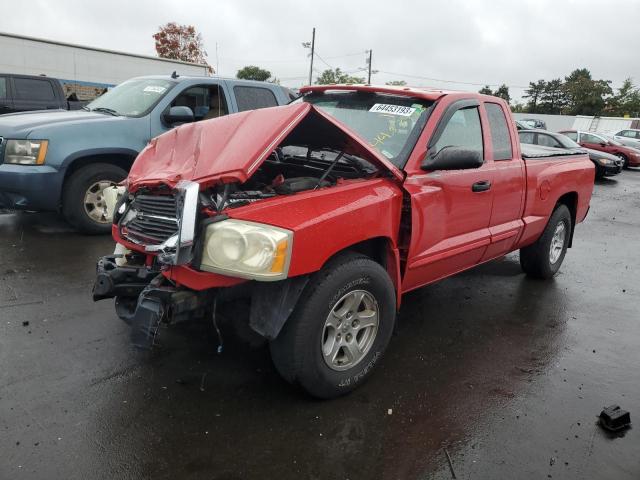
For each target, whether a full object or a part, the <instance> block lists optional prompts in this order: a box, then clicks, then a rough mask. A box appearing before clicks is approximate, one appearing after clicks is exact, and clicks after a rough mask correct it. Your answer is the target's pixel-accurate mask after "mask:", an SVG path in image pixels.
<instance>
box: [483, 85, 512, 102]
mask: <svg viewBox="0 0 640 480" xmlns="http://www.w3.org/2000/svg"><path fill="white" fill-rule="evenodd" d="M478 93H481V94H482V95H493V96H494V97H500V98H502V99H504V100H506V101H507V103H510V101H511V95H509V87H507V86H506V85H505V84H504V83H503V84H502V85H500V86H499V87H498V88H497V89H496V90H495V91H492V90H491V87H489V85H485V86H484V87H482V88H481V89H480V90H478Z"/></svg>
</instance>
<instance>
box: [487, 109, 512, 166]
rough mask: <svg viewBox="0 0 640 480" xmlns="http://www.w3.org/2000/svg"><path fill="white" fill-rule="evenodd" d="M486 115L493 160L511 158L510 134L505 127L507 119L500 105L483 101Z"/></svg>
mask: <svg viewBox="0 0 640 480" xmlns="http://www.w3.org/2000/svg"><path fill="white" fill-rule="evenodd" d="M484 106H485V108H486V109H487V116H488V117H489V129H490V130H491V144H492V145H493V159H494V160H511V159H512V158H513V151H512V150H511V135H510V134H509V127H507V119H506V118H505V116H504V112H503V111H502V107H500V105H498V104H497V103H485V104H484Z"/></svg>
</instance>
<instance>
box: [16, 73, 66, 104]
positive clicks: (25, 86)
mask: <svg viewBox="0 0 640 480" xmlns="http://www.w3.org/2000/svg"><path fill="white" fill-rule="evenodd" d="M13 85H14V86H15V87H16V92H15V93H16V98H17V99H19V100H52V101H55V99H56V94H55V92H54V91H53V86H52V85H51V82H49V81H47V80H38V79H35V78H14V79H13Z"/></svg>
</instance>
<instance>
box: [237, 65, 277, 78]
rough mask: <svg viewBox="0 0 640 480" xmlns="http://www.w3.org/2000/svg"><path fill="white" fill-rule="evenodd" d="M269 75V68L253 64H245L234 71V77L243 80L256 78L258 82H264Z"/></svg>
mask: <svg viewBox="0 0 640 480" xmlns="http://www.w3.org/2000/svg"><path fill="white" fill-rule="evenodd" d="M270 77H271V72H270V71H269V70H265V69H263V68H260V67H256V66H255V65H247V66H246V67H244V68H241V69H240V70H238V73H236V78H241V79H243V80H258V81H260V82H264V81H266V80H268V79H269V78H270Z"/></svg>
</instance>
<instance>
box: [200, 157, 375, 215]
mask: <svg viewBox="0 0 640 480" xmlns="http://www.w3.org/2000/svg"><path fill="white" fill-rule="evenodd" d="M377 174H378V169H377V168H376V167H375V166H374V165H373V164H372V163H371V162H369V161H367V160H365V159H363V158H361V157H359V156H356V155H353V154H349V153H346V152H345V151H344V150H342V151H341V150H338V149H335V148H332V147H309V146H299V145H287V146H281V147H278V148H277V149H276V150H274V152H273V153H272V154H271V155H270V156H269V158H268V159H267V160H265V161H264V163H263V164H262V165H261V166H260V167H259V168H258V170H257V171H256V172H255V173H254V174H253V175H252V176H251V178H250V179H249V180H247V181H246V182H245V183H243V184H238V183H233V184H225V185H215V186H213V187H211V188H209V189H208V190H206V191H205V192H202V193H201V195H200V198H201V201H202V202H203V203H204V204H205V205H206V206H209V207H211V208H213V209H215V210H216V211H221V210H223V209H224V208H233V207H239V206H243V205H247V204H249V203H253V202H256V201H259V200H264V199H267V198H272V197H275V196H279V195H291V194H295V193H298V192H304V191H307V190H316V189H319V188H327V187H331V186H335V185H336V184H338V183H339V182H341V181H344V180H352V179H362V178H371V177H375V176H376V175H377Z"/></svg>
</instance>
